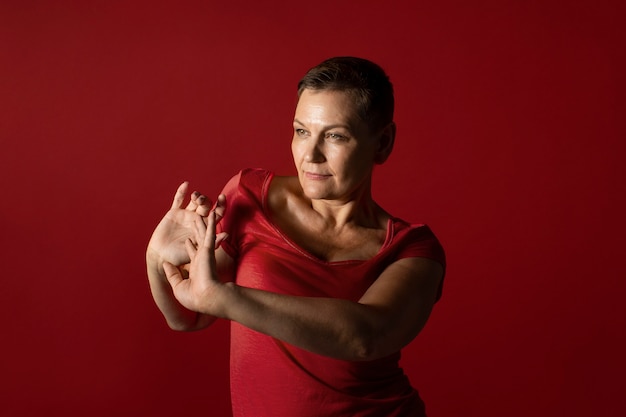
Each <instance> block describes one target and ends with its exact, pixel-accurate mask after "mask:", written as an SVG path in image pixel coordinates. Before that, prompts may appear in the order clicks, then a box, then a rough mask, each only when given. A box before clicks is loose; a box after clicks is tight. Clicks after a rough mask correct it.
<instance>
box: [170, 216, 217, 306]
mask: <svg viewBox="0 0 626 417" xmlns="http://www.w3.org/2000/svg"><path fill="white" fill-rule="evenodd" d="M215 224H216V213H215V211H211V212H210V213H209V216H208V223H207V225H205V224H204V221H202V219H201V218H200V217H197V218H196V220H195V222H194V225H195V231H194V235H195V236H194V237H195V240H196V242H199V243H198V245H197V249H196V245H195V244H194V242H193V240H192V239H187V240H186V241H185V249H186V251H187V254H188V256H189V258H190V259H191V264H190V265H189V278H187V279H185V278H184V275H183V272H182V270H181V268H179V267H176V266H175V265H173V264H171V263H170V262H164V263H163V270H164V271H165V275H166V276H167V280H168V281H169V283H170V285H171V286H172V290H173V292H174V297H176V299H177V300H178V301H179V302H180V303H181V304H182V305H183V306H184V307H186V308H188V309H189V310H192V311H196V312H199V313H205V314H210V315H213V316H215V315H216V314H218V313H217V312H218V311H219V309H218V308H217V303H216V301H217V293H218V291H219V288H220V287H221V286H222V285H223V284H222V283H221V282H220V280H219V278H218V276H217V272H216V270H217V268H216V262H215V248H216V247H218V246H219V244H220V243H221V242H222V241H223V240H224V239H226V238H227V237H228V235H227V234H226V233H220V234H219V235H217V236H216V235H215Z"/></svg>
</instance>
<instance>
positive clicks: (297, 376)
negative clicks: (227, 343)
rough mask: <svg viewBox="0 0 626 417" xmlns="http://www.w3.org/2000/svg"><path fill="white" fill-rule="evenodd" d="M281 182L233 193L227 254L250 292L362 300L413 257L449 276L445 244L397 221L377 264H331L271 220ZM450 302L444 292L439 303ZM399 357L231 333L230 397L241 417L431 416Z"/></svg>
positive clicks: (242, 180) (257, 177)
mask: <svg viewBox="0 0 626 417" xmlns="http://www.w3.org/2000/svg"><path fill="white" fill-rule="evenodd" d="M273 176H274V175H273V173H271V172H269V171H265V170H259V169H256V170H244V171H242V172H241V173H239V174H238V175H236V176H235V177H233V179H231V180H230V181H229V183H228V184H227V185H226V187H225V188H224V191H223V193H224V194H225V195H226V204H227V209H226V214H225V216H224V218H223V219H222V221H221V222H220V224H219V225H218V229H219V231H221V230H224V231H228V233H229V238H228V240H226V241H225V242H224V243H222V247H223V248H224V250H225V251H226V252H227V253H228V254H229V255H230V256H231V257H233V258H234V259H235V262H236V265H237V272H236V282H237V284H238V285H241V286H244V287H251V288H257V289H261V290H266V291H272V292H275V293H281V294H289V295H295V296H308V297H333V298H342V299H348V300H352V301H358V300H359V299H360V298H361V296H362V295H363V294H364V293H365V291H366V290H367V288H369V286H370V285H371V284H372V283H373V282H374V281H375V280H376V278H377V277H378V276H379V275H380V274H381V273H382V271H383V270H384V269H385V268H386V267H387V266H388V265H390V264H391V263H393V262H394V261H396V260H398V259H401V258H405V257H425V258H430V259H434V260H436V261H438V262H440V263H441V264H442V265H444V267H445V256H444V252H443V249H442V247H441V245H440V244H439V242H438V241H437V238H436V237H435V236H434V234H433V233H432V232H431V231H430V229H429V228H428V227H427V226H425V225H410V224H408V223H406V222H404V221H402V220H400V219H396V218H392V219H390V220H389V222H388V226H387V235H386V239H385V242H384V243H383V245H382V247H381V249H380V251H379V253H378V254H377V255H376V256H374V257H373V258H371V259H369V260H347V261H337V262H327V261H323V260H320V259H318V258H317V257H315V256H313V255H312V254H310V253H308V252H307V251H306V250H304V249H302V248H300V247H299V246H298V245H296V244H295V243H294V242H293V241H292V240H291V239H289V238H288V237H287V236H285V235H284V234H283V233H282V232H281V231H280V230H279V229H278V227H277V226H276V225H275V224H274V223H273V222H272V220H271V219H270V217H269V215H268V207H267V193H268V189H269V184H270V182H271V181H272V178H273ZM440 295H441V289H440V291H439V295H438V297H437V298H439V296H440ZM399 359H400V352H397V353H395V354H392V355H390V356H388V357H384V358H381V359H377V360H374V361H361V362H357V361H354V362H352V361H344V360H338V359H332V358H328V357H325V356H321V355H318V354H315V353H311V352H308V351H305V350H302V349H300V348H297V347H295V346H292V345H290V344H288V343H285V342H282V341H280V340H277V339H275V338H272V337H270V336H266V335H264V334H261V333H258V332H255V331H253V330H250V329H248V328H246V327H244V326H242V325H240V324H238V323H236V322H232V324H231V358H230V363H231V365H230V374H231V375H230V376H231V394H232V403H233V415H234V416H235V417H241V416H250V417H266V416H267V417H307V416H311V417H320V416H351V417H365V416H380V417H382V416H384V417H392V416H398V417H399V416H403V417H406V416H415V417H422V416H424V415H425V414H424V405H423V403H422V401H421V399H420V398H419V396H418V394H417V392H416V391H415V390H414V389H413V388H412V387H411V385H410V383H409V381H408V379H407V377H406V376H405V375H404V373H403V371H402V369H401V368H400V367H399V366H398V361H399Z"/></svg>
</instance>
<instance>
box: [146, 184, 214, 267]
mask: <svg viewBox="0 0 626 417" xmlns="http://www.w3.org/2000/svg"><path fill="white" fill-rule="evenodd" d="M188 187H189V184H188V183H187V182H184V183H183V184H181V185H180V186H179V187H178V190H177V191H176V195H175V196H174V201H173V203H172V207H171V209H170V210H169V211H168V212H167V213H166V214H165V217H163V219H162V220H161V222H160V223H159V225H158V226H157V227H156V229H155V230H154V233H153V234H152V238H151V239H150V243H149V244H148V255H149V256H150V257H151V258H152V259H153V260H154V261H155V262H156V263H157V268H160V267H161V265H162V263H163V262H164V261H165V262H169V263H171V264H173V265H176V266H181V265H184V264H186V263H188V262H189V261H190V258H189V254H188V252H187V250H186V249H185V242H186V241H187V240H188V239H191V240H192V243H194V244H195V242H196V241H195V222H196V221H197V220H198V219H201V218H202V217H205V216H207V214H208V213H209V211H210V209H211V200H209V199H208V198H207V197H206V196H204V195H202V194H200V193H198V192H196V191H194V192H193V193H192V194H191V198H190V200H189V203H188V204H187V207H186V208H184V209H183V208H182V207H183V203H184V200H185V196H186V194H187V190H188ZM224 208H225V198H224V196H223V195H220V196H219V197H218V200H217V204H216V207H215V211H216V215H217V218H218V220H219V219H221V217H222V215H223V213H224Z"/></svg>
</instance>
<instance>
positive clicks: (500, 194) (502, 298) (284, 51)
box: [0, 0, 626, 417]
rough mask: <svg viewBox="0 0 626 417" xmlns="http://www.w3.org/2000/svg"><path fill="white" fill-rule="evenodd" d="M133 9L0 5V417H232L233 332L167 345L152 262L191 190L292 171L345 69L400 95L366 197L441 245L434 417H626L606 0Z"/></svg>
mask: <svg viewBox="0 0 626 417" xmlns="http://www.w3.org/2000/svg"><path fill="white" fill-rule="evenodd" d="M127 3H128V4H124V5H123V3H122V2H120V3H115V2H110V1H85V2H78V1H77V2H73V3H72V2H59V1H47V2H46V1H2V2H1V3H0V42H1V43H0V47H1V49H0V54H1V55H0V106H1V108H0V141H1V154H0V155H1V160H0V163H1V165H0V170H1V172H0V174H1V175H0V187H1V188H0V190H1V191H2V204H1V206H0V227H1V233H0V239H1V240H0V244H1V251H0V256H1V261H2V289H1V290H0V308H1V310H0V317H1V320H2V335H3V336H2V344H1V346H2V347H1V348H0V349H1V352H0V353H1V355H0V375H1V376H0V381H1V384H2V386H1V389H0V414H1V415H4V416H21V415H39V414H41V415H44V414H45V415H52V416H61V415H63V416H79V415H80V416H111V415H115V416H131V415H132V416H135V415H145V416H171V415H177V416H192V415H209V416H218V417H219V416H228V415H229V413H230V412H229V394H228V374H227V372H228V363H227V361H228V354H227V332H228V326H227V323H224V322H222V323H219V324H217V326H216V327H215V328H213V329H212V330H211V331H207V332H200V333H194V334H183V333H176V332H173V331H171V330H169V329H168V328H167V327H166V325H165V323H164V321H163V320H162V318H161V316H160V314H159V313H158V311H157V309H156V307H155V306H154V304H153V302H152V300H151V297H150V295H149V291H148V285H147V280H146V277H145V273H144V250H145V245H146V243H147V240H148V238H149V236H150V233H151V231H152V229H153V228H154V226H155V225H156V223H157V222H158V220H159V218H160V217H161V215H162V214H163V213H164V211H165V210H166V209H167V207H168V206H169V204H170V201H171V196H172V194H173V192H174V190H175V188H176V186H177V185H178V184H179V182H181V181H182V180H190V181H191V182H192V185H193V186H195V187H196V188H199V189H201V190H202V191H204V192H206V193H209V194H211V195H215V194H217V193H218V192H219V190H220V189H221V187H222V185H223V184H224V183H225V181H226V180H227V179H228V178H229V177H230V176H231V175H233V174H234V173H236V172H237V171H238V170H239V169H241V168H244V167H265V168H269V169H273V170H275V171H278V172H280V173H290V172H292V168H291V160H290V151H289V143H290V138H291V126H290V125H291V120H292V117H293V109H294V104H295V85H296V83H297V81H298V80H299V78H300V77H301V76H302V74H303V73H304V72H305V71H306V70H307V69H308V68H309V67H310V66H312V65H314V64H316V63H318V62H319V61H321V60H322V59H324V58H327V57H329V56H334V55H346V54H350V55H357V56H363V57H366V58H370V59H373V60H374V61H376V62H379V63H380V64H382V65H383V66H384V67H385V68H386V70H387V71H388V72H389V73H390V75H391V77H392V80H393V82H394V84H395V88H396V94H397V114H396V121H397V124H398V138H397V146H396V149H395V152H394V154H393V155H392V157H391V159H390V160H389V161H388V163H387V164H385V165H384V166H382V167H381V168H380V169H378V172H377V174H376V175H377V177H376V181H375V185H374V188H375V197H376V199H377V200H378V201H379V202H380V203H381V204H382V205H383V206H384V207H385V208H387V209H388V210H389V211H391V212H393V213H394V214H396V215H399V216H401V217H404V218H406V219H408V220H411V221H415V222H427V223H429V224H430V226H431V227H432V228H433V229H434V230H435V231H436V233H437V234H438V236H439V237H440V239H441V241H442V242H443V244H444V245H445V247H446V249H447V254H448V258H449V269H448V275H447V278H446V279H447V281H446V288H445V292H444V297H443V299H442V301H441V302H440V303H439V304H438V305H437V307H436V309H435V311H434V314H433V316H432V318H431V321H430V322H429V324H428V325H427V327H426V329H425V330H424V332H423V333H422V334H421V335H420V336H419V337H418V339H416V340H415V341H414V342H413V343H412V344H411V345H410V346H409V347H408V348H407V349H406V351H405V354H404V358H403V362H404V365H405V367H406V371H407V373H408V374H409V376H410V378H411V380H412V382H413V383H414V385H415V386H416V387H418V388H419V390H420V392H421V393H422V396H423V397H424V399H425V400H426V402H427V406H428V410H429V412H430V415H431V416H432V417H453V416H465V417H469V416H474V417H502V416H508V417H517V416H519V417H522V416H524V417H526V416H590V415H594V416H603V417H606V416H623V415H625V414H626V404H625V399H624V398H625V396H624V374H625V372H626V366H625V360H624V353H623V352H624V351H626V340H625V329H626V320H625V319H626V309H625V307H624V301H623V299H624V290H625V287H626V285H625V284H624V281H625V280H624V278H625V277H626V268H625V266H624V265H625V264H624V261H623V258H624V249H625V248H626V245H625V239H624V235H625V233H626V227H625V221H624V213H626V201H625V194H626V193H625V192H624V179H625V178H626V177H625V169H624V159H625V158H624V157H625V155H626V152H625V150H626V149H625V144H624V143H625V139H626V135H625V133H626V132H625V128H624V115H625V114H626V111H625V110H626V108H625V107H626V106H625V102H624V74H625V73H626V71H625V68H624V58H625V57H624V51H625V47H624V42H623V40H624V33H625V32H624V30H623V29H622V27H623V22H624V11H625V10H624V6H623V2H619V5H618V2H615V4H610V3H608V2H598V1H572V2H561V1H556V0H543V1H521V0H520V1H511V0H501V1H487V0H478V1H474V2H466V1H454V0H444V1H439V2H421V1H417V2H409V1H406V2H394V1H389V2H380V1H363V0H349V1H339V0H335V1H328V0H322V1H317V2H308V3H302V2H301V3H297V2H293V1H290V2H284V4H280V3H276V2H252V1H249V2H243V1H240V0H231V1H226V2H224V1H222V2H212V1H184V2H173V1H171V2H127ZM131 3H132V5H130V4H131ZM435 3H436V4H435Z"/></svg>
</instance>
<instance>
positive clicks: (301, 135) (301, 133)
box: [293, 128, 308, 138]
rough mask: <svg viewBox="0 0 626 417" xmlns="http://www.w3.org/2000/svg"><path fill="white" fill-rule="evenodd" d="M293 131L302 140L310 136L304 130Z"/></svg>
mask: <svg viewBox="0 0 626 417" xmlns="http://www.w3.org/2000/svg"><path fill="white" fill-rule="evenodd" d="M293 131H294V132H295V134H296V135H297V136H299V137H301V138H302V137H305V136H307V134H308V132H307V131H306V130H304V129H302V128H295V129H294V130H293Z"/></svg>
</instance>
